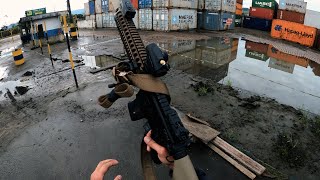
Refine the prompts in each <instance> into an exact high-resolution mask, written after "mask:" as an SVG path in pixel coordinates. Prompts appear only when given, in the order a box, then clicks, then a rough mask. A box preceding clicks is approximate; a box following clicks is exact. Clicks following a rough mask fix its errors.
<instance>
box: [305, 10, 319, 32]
mask: <svg viewBox="0 0 320 180" xmlns="http://www.w3.org/2000/svg"><path fill="white" fill-rule="evenodd" d="M304 25H306V26H311V27H315V28H317V29H320V12H318V11H312V10H309V9H307V11H306V14H305V17H304Z"/></svg>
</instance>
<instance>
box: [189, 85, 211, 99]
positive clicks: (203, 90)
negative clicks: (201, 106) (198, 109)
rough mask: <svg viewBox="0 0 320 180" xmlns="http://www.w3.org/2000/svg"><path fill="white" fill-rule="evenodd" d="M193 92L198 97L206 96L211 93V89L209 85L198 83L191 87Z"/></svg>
mask: <svg viewBox="0 0 320 180" xmlns="http://www.w3.org/2000/svg"><path fill="white" fill-rule="evenodd" d="M193 89H194V91H196V92H197V93H198V95H199V96H206V95H207V94H208V93H213V89H212V87H211V86H210V85H209V84H206V83H203V82H199V83H197V84H196V85H193Z"/></svg>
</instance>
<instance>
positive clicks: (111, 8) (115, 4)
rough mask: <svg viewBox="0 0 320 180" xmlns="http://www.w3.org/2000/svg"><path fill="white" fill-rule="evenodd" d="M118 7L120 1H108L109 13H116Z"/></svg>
mask: <svg viewBox="0 0 320 180" xmlns="http://www.w3.org/2000/svg"><path fill="white" fill-rule="evenodd" d="M119 7H120V0H109V11H111V12H116V9H117V8H119Z"/></svg>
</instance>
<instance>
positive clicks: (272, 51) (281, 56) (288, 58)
mask: <svg viewBox="0 0 320 180" xmlns="http://www.w3.org/2000/svg"><path fill="white" fill-rule="evenodd" d="M267 54H268V56H269V57H273V58H275V59H278V60H281V61H285V62H289V63H292V64H296V65H299V66H302V67H305V68H306V67H308V64H309V60H308V59H306V58H303V57H298V56H294V55H291V54H287V53H284V52H282V51H279V50H278V49H276V48H275V47H273V46H272V45H269V47H268V53H267Z"/></svg>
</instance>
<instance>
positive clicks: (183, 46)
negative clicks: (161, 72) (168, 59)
mask: <svg viewBox="0 0 320 180" xmlns="http://www.w3.org/2000/svg"><path fill="white" fill-rule="evenodd" d="M158 46H159V47H160V49H163V50H165V51H168V54H170V56H173V55H176V54H181V53H184V52H188V51H191V50H193V49H195V48H196V41H195V40H177V41H174V42H173V43H159V44H158Z"/></svg>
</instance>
